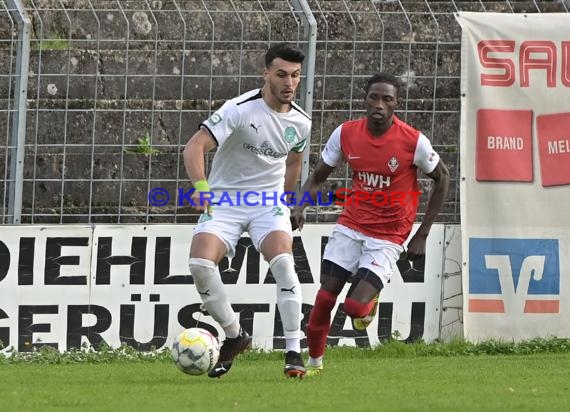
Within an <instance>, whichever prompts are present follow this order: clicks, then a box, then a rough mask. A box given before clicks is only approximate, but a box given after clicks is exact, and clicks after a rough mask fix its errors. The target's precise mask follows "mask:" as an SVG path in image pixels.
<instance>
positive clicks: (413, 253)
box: [292, 73, 449, 375]
mask: <svg viewBox="0 0 570 412" xmlns="http://www.w3.org/2000/svg"><path fill="white" fill-rule="evenodd" d="M399 89H400V83H399V81H398V79H397V78H396V77H394V76H392V75H389V74H385V73H377V74H375V75H373V76H372V77H371V78H370V79H369V80H368V83H367V87H366V97H365V105H366V117H365V118H362V119H359V120H353V121H347V122H345V123H343V124H341V125H340V126H339V127H337V128H336V129H335V130H334V132H333V133H332V134H331V136H330V138H329V140H328V142H327V144H326V146H325V148H324V150H323V152H322V156H321V159H320V161H319V163H318V164H317V166H316V168H315V170H314V171H313V173H312V174H311V175H310V176H309V178H308V179H307V181H306V182H305V183H304V185H303V187H302V188H301V193H307V192H309V193H310V194H311V197H312V198H313V199H315V198H316V196H317V193H318V191H319V189H320V186H321V184H322V183H323V182H324V181H325V180H326V179H327V177H328V176H329V175H330V174H331V172H332V171H333V170H334V168H335V167H337V166H339V164H340V163H341V162H342V160H344V161H346V162H348V165H349V166H350V168H351V169H352V171H353V175H352V196H351V198H349V199H348V201H346V202H345V207H344V210H343V212H342V213H341V215H340V217H339V219H338V221H337V224H336V226H335V228H334V230H333V232H332V234H331V236H330V238H329V241H328V243H327V246H326V248H325V252H324V254H323V262H322V265H321V287H320V289H319V292H318V293H317V297H316V299H315V305H314V306H313V309H312V311H311V314H310V317H309V323H308V326H307V342H308V346H309V362H308V370H307V375H314V374H319V373H320V371H321V370H322V367H323V366H322V365H323V355H324V352H325V346H326V341H327V335H328V332H329V330H330V322H331V311H332V309H333V308H334V306H335V304H336V301H337V297H338V295H339V294H340V292H341V291H342V289H343V288H344V286H345V284H346V283H347V281H348V280H349V278H350V277H351V276H353V278H352V279H353V280H352V286H351V288H350V289H349V291H348V293H347V296H346V299H345V301H344V305H343V306H344V311H345V312H346V314H347V315H348V316H350V317H351V318H352V322H353V326H354V327H355V329H365V328H366V327H367V326H368V325H369V324H370V322H371V321H372V320H373V319H374V316H375V315H376V310H377V305H378V296H379V294H380V291H381V290H382V289H383V287H384V286H385V285H386V283H388V282H389V280H390V277H391V275H392V272H393V271H394V268H395V267H396V261H397V260H398V259H399V257H400V254H402V252H403V251H404V248H403V246H402V245H403V243H404V242H405V241H406V239H407V238H408V236H409V235H410V233H411V230H412V225H413V223H414V221H415V218H416V211H417V197H416V196H414V194H417V192H418V191H419V185H418V181H417V170H418V169H419V170H421V171H422V172H423V173H425V174H426V175H427V176H429V177H430V178H431V179H433V182H434V184H433V186H432V190H431V197H430V199H429V202H428V207H427V210H426V214H425V217H424V219H423V222H422V223H421V225H420V227H419V228H418V231H417V232H416V233H415V234H414V236H413V237H412V238H411V239H410V242H409V243H408V250H407V252H406V253H407V258H408V259H409V260H414V259H416V258H418V257H421V256H423V255H425V248H426V239H427V236H428V234H429V231H430V228H431V226H432V224H433V222H434V220H435V218H436V216H437V215H438V213H439V211H440V210H441V207H442V205H443V203H444V200H445V198H446V196H447V191H448V188H449V172H448V170H447V168H446V167H445V165H444V163H443V161H442V160H441V159H440V158H439V155H438V154H437V153H436V152H435V151H434V150H433V148H432V146H431V144H430V142H429V140H428V138H427V137H426V136H425V135H424V134H423V133H421V132H419V131H418V130H415V129H414V128H413V127H411V126H409V125H408V124H406V123H404V122H403V121H401V120H400V119H398V118H397V117H396V116H395V115H394V110H395V108H396V107H397V105H398V100H399ZM380 192H382V193H380ZM363 193H364V194H366V196H362V194H363ZM368 194H369V195H368ZM391 194H392V195H394V196H396V195H397V196H398V198H397V199H398V201H396V202H394V201H390V202H385V201H378V200H379V199H380V200H382V199H390V198H391ZM403 194H409V196H407V197H405V196H403ZM377 195H381V196H377ZM393 199H394V197H392V200H393ZM308 205H309V204H308V202H304V203H303V204H302V205H297V206H295V208H294V209H293V214H292V221H293V225H294V226H295V225H296V226H298V227H299V229H302V227H303V223H304V217H303V210H304V209H305V207H307V206H308Z"/></svg>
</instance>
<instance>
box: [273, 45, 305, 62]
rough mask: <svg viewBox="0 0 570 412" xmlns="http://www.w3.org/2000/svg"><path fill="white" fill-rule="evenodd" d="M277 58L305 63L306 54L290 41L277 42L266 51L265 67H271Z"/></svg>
mask: <svg viewBox="0 0 570 412" xmlns="http://www.w3.org/2000/svg"><path fill="white" fill-rule="evenodd" d="M276 58H281V59H283V60H285V61H288V62H293V63H303V61H304V60H305V55H304V54H303V52H302V51H301V49H299V48H298V47H297V46H294V45H292V44H290V43H277V44H274V45H273V46H271V47H270V48H269V50H267V53H265V67H266V68H269V66H271V63H273V60H275V59H276Z"/></svg>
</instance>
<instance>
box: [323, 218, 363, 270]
mask: <svg viewBox="0 0 570 412" xmlns="http://www.w3.org/2000/svg"><path fill="white" fill-rule="evenodd" d="M361 249H362V242H361V241H360V240H359V239H358V238H357V236H356V232H355V231H354V230H352V229H349V228H347V227H345V226H342V225H335V227H334V229H333V231H332V233H331V235H330V236H329V239H328V242H327V245H326V246H325V251H324V253H323V260H328V261H329V262H332V263H334V264H336V265H338V266H339V267H340V268H342V269H344V270H345V271H347V272H348V273H350V274H352V273H354V272H355V271H356V269H357V268H358V262H359V260H360V255H361ZM321 272H322V271H321Z"/></svg>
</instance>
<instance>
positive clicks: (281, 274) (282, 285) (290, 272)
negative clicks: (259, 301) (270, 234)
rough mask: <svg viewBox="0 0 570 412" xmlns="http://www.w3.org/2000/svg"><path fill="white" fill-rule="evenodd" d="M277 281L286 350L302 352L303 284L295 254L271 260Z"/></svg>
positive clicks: (271, 267)
mask: <svg viewBox="0 0 570 412" xmlns="http://www.w3.org/2000/svg"><path fill="white" fill-rule="evenodd" d="M269 268H270V269H271V273H273V277H274V278H275V282H276V283H277V307H278V308H279V314H280V315H281V321H282V322H283V334H284V335H285V347H286V351H287V352H288V351H295V352H299V353H301V337H302V332H301V303H302V297H301V284H300V283H299V278H298V277H297V273H296V272H295V261H294V260H293V255H291V254H289V253H282V254H280V255H277V256H275V257H274V258H273V259H271V262H269Z"/></svg>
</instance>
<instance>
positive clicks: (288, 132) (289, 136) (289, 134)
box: [283, 126, 297, 143]
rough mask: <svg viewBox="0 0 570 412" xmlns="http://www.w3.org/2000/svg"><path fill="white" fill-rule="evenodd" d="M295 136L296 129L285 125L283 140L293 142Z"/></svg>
mask: <svg viewBox="0 0 570 412" xmlns="http://www.w3.org/2000/svg"><path fill="white" fill-rule="evenodd" d="M295 137H297V131H296V130H295V128H294V127H291V126H289V127H287V128H286V129H285V133H283V138H284V139H285V141H286V142H287V143H293V141H294V140H295Z"/></svg>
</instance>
